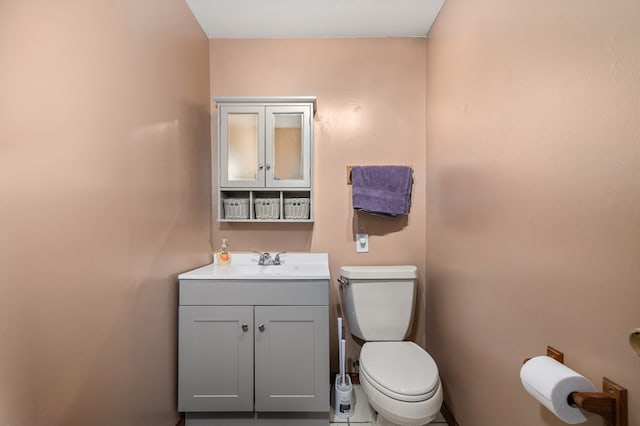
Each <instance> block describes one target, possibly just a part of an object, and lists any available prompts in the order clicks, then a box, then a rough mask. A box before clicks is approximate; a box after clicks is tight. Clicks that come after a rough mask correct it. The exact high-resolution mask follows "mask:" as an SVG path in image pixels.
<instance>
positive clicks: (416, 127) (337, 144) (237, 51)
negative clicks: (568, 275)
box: [210, 39, 426, 370]
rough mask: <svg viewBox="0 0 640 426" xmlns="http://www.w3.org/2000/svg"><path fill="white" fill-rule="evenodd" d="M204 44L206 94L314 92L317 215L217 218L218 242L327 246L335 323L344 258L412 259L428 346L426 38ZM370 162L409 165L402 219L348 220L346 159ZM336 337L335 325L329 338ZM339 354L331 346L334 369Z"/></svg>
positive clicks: (249, 246) (243, 247)
mask: <svg viewBox="0 0 640 426" xmlns="http://www.w3.org/2000/svg"><path fill="white" fill-rule="evenodd" d="M210 47H211V48H210V61H211V94H212V96H299V95H300V96H301V95H315V96H317V98H318V101H317V113H316V115H315V140H314V143H315V146H314V153H313V154H314V162H313V164H314V173H313V179H314V191H315V194H314V204H315V207H314V208H315V211H314V214H315V219H316V220H315V223H314V224H313V225H309V224H275V225H274V224H237V223H234V224H220V223H217V222H214V229H213V238H214V244H218V242H219V240H220V239H221V238H228V239H229V240H230V241H231V249H232V251H233V250H236V251H247V250H267V251H276V250H288V251H313V252H327V253H329V260H330V266H331V273H332V278H333V282H332V283H331V288H332V294H331V304H332V309H331V311H332V322H331V323H332V324H335V321H333V318H334V317H335V314H336V312H338V310H339V307H338V306H337V305H338V304H339V303H340V299H339V294H338V291H337V286H336V284H335V278H337V274H338V270H339V268H340V266H341V265H347V264H383V263H387V264H394V263H403V264H405V263H408V264H415V265H417V266H418V268H419V273H420V291H419V300H418V309H417V315H416V329H415V330H414V332H413V335H414V337H415V338H416V339H417V340H418V341H419V342H420V343H421V344H424V308H423V306H424V292H423V289H422V285H423V283H424V274H425V269H424V262H425V260H424V246H425V231H424V229H425V176H426V173H425V167H424V164H425V158H426V157H425V64H426V60H425V40H424V39H339V40H336V39H328V40H327V39H325V40H309V39H305V40H235V41H234V40H212V41H211V43H210ZM213 113H214V114H215V109H213ZM213 149H214V150H215V149H216V145H215V140H214V146H213ZM368 164H407V165H412V166H413V167H414V169H415V172H414V173H415V174H414V180H415V184H414V188H413V189H414V192H413V204H412V207H411V214H410V215H409V216H408V219H407V218H405V219H396V220H388V219H382V218H374V217H366V215H365V216H362V217H360V218H355V219H354V214H353V210H352V205H351V187H350V186H348V185H347V184H346V180H347V176H346V166H347V165H368ZM214 201H215V200H214ZM213 211H214V212H216V211H218V209H217V206H214V208H213ZM354 230H358V231H360V230H362V231H364V232H368V233H369V234H370V242H369V245H370V251H369V253H367V254H356V251H355V240H354ZM335 338H337V337H336V336H335V327H331V342H332V344H333V343H334V340H335ZM348 346H350V349H351V350H350V351H349V352H350V353H351V354H352V355H351V356H352V357H353V356H355V354H356V353H357V352H358V350H359V348H358V347H357V346H356V345H354V344H352V343H351V342H349V343H348ZM336 354H337V348H336V347H335V345H334V349H333V351H332V355H333V357H332V358H333V359H332V361H333V362H332V369H333V370H335V369H337V366H338V365H337V362H336V360H335V355H336Z"/></svg>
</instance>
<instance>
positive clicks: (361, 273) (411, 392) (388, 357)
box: [339, 265, 443, 426]
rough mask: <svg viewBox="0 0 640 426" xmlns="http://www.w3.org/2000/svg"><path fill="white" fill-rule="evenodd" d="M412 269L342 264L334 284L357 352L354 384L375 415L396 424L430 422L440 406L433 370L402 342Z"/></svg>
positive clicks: (412, 285) (430, 363)
mask: <svg viewBox="0 0 640 426" xmlns="http://www.w3.org/2000/svg"><path fill="white" fill-rule="evenodd" d="M416 270H417V268H416V267H415V266H411V265H402V266H343V267H342V268H341V269H340V280H339V281H340V284H341V287H342V290H343V292H344V299H345V311H346V316H347V321H348V324H349V330H350V332H351V334H352V335H354V336H356V337H359V338H361V339H362V340H364V341H365V343H364V345H363V346H362V349H361V351H360V359H359V362H360V384H361V386H362V390H363V391H364V393H365V395H366V396H367V399H368V401H369V404H370V405H371V406H372V407H373V408H374V409H375V410H376V411H377V412H378V416H381V417H382V418H383V419H386V420H388V421H390V422H392V423H395V424H396V425H399V426H421V425H424V424H427V423H429V422H430V421H432V420H433V419H434V418H435V417H436V416H437V414H438V412H439V411H440V407H441V406H442V399H443V393H442V385H441V383H440V377H439V373H438V367H437V365H436V363H435V361H434V360H433V358H431V355H429V354H428V353H427V352H426V351H425V350H424V349H422V348H421V347H420V346H418V345H417V344H415V343H413V342H409V341H404V340H403V339H404V338H405V337H406V333H407V331H408V329H409V325H410V322H411V317H412V313H413V302H414V297H415V283H416V278H417V273H416Z"/></svg>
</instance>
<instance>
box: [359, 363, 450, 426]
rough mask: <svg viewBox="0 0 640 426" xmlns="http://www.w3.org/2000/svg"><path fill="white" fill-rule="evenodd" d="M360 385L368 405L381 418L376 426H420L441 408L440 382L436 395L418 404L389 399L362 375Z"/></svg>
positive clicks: (433, 416) (430, 419)
mask: <svg viewBox="0 0 640 426" xmlns="http://www.w3.org/2000/svg"><path fill="white" fill-rule="evenodd" d="M360 385H361V386H362V390H363V391H364V393H365V395H366V396H367V399H368V400H369V404H370V405H371V406H372V407H373V409H374V410H376V411H377V412H378V416H379V417H380V416H381V417H382V419H380V420H379V421H376V425H378V424H379V425H380V426H383V425H384V426H391V425H397V426H422V425H425V424H427V423H429V422H431V421H432V420H433V419H435V418H436V416H437V415H438V413H439V412H440V408H441V407H442V400H443V394H442V383H440V381H438V390H437V391H436V393H435V394H434V395H433V396H432V397H431V398H429V399H428V400H426V401H420V402H404V401H398V400H395V399H391V398H389V397H388V396H386V395H383V394H382V393H380V391H378V390H377V389H376V388H374V387H373V386H371V384H370V383H369V382H368V380H367V379H366V377H364V376H363V375H362V374H361V375H360ZM385 421H386V422H387V423H385ZM389 422H390V423H389Z"/></svg>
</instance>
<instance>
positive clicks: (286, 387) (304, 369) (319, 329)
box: [255, 306, 330, 411]
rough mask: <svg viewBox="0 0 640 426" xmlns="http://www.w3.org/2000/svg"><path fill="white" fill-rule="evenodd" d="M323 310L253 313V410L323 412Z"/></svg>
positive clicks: (277, 308) (261, 310) (326, 402)
mask: <svg viewBox="0 0 640 426" xmlns="http://www.w3.org/2000/svg"><path fill="white" fill-rule="evenodd" d="M328 323H329V308H328V307H327V306H256V307H255V328H256V330H255V410H256V411H327V407H328V406H329V383H330V377H329V328H328Z"/></svg>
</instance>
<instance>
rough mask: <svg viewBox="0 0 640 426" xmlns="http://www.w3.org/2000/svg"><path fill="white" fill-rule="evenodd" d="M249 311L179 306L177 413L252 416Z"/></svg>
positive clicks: (248, 309)
mask: <svg viewBox="0 0 640 426" xmlns="http://www.w3.org/2000/svg"><path fill="white" fill-rule="evenodd" d="M253 331H254V330H253V306H180V308H179V344H178V347H179V349H178V352H179V353H178V358H179V361H178V370H179V374H178V377H179V379H178V410H179V411H189V412H196V411H253Z"/></svg>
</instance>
